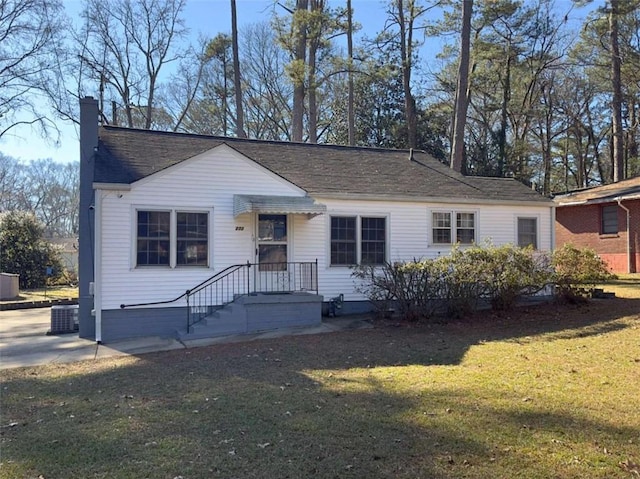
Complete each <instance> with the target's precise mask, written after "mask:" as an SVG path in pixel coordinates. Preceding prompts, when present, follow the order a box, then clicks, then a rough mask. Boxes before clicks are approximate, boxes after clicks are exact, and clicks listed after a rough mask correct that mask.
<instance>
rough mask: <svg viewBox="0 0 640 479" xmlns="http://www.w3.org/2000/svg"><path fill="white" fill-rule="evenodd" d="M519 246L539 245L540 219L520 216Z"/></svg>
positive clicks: (535, 246)
mask: <svg viewBox="0 0 640 479" xmlns="http://www.w3.org/2000/svg"><path fill="white" fill-rule="evenodd" d="M518 246H520V247H521V248H526V247H527V246H533V247H534V248H537V247H538V219H537V218H518Z"/></svg>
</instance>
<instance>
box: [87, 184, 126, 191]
mask: <svg viewBox="0 0 640 479" xmlns="http://www.w3.org/2000/svg"><path fill="white" fill-rule="evenodd" d="M93 189H94V190H103V191H131V185H129V184H126V183H93Z"/></svg>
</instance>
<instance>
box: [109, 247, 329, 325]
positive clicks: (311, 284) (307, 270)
mask: <svg viewBox="0 0 640 479" xmlns="http://www.w3.org/2000/svg"><path fill="white" fill-rule="evenodd" d="M251 271H253V276H252V275H251V274H250V273H251ZM299 291H308V292H315V293H316V294H317V293H318V260H317V259H316V260H315V261H314V262H273V263H264V262H263V263H250V262H248V261H247V262H246V263H243V264H234V265H231V266H228V267H226V268H224V269H223V270H220V271H218V272H217V273H216V274H214V275H213V276H211V277H210V278H207V279H205V280H204V281H202V282H200V283H199V284H197V285H196V286H194V287H193V288H191V289H188V290H186V291H185V292H184V293H182V294H181V295H180V296H178V297H176V298H174V299H170V300H166V301H154V302H149V303H136V304H121V305H120V308H122V309H124V308H132V307H140V306H157V305H162V304H171V303H175V302H177V301H180V300H181V299H183V298H186V302H187V332H190V331H191V328H192V327H193V325H194V324H196V323H198V322H200V321H202V320H203V319H204V318H206V317H207V316H209V315H210V314H211V313H213V311H214V310H215V308H217V307H220V306H224V305H226V304H229V303H232V302H233V301H235V300H236V299H237V298H239V297H241V296H247V295H248V294H250V293H290V292H299Z"/></svg>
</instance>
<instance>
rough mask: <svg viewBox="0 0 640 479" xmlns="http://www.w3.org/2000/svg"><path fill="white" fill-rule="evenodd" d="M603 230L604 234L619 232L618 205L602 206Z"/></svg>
mask: <svg viewBox="0 0 640 479" xmlns="http://www.w3.org/2000/svg"><path fill="white" fill-rule="evenodd" d="M601 232H602V234H603V235H610V234H617V233H618V207H617V206H615V205H613V206H603V207H602V226H601Z"/></svg>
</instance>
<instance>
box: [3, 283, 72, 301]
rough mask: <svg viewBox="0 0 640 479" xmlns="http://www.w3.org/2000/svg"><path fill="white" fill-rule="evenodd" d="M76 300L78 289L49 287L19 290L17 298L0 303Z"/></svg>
mask: <svg viewBox="0 0 640 479" xmlns="http://www.w3.org/2000/svg"><path fill="white" fill-rule="evenodd" d="M70 298H71V299H77V298H78V288H77V287H71V286H50V287H48V288H39V289H21V290H20V292H19V296H18V297H17V298H14V299H11V300H7V301H0V304H2V303H13V302H15V301H25V302H27V301H28V302H31V301H43V300H52V299H70Z"/></svg>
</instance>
